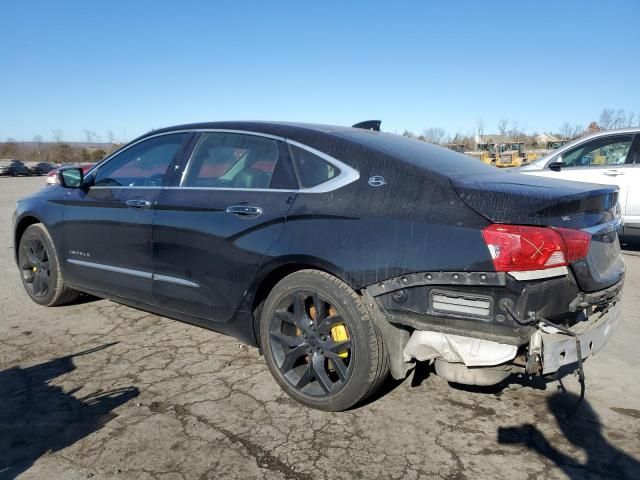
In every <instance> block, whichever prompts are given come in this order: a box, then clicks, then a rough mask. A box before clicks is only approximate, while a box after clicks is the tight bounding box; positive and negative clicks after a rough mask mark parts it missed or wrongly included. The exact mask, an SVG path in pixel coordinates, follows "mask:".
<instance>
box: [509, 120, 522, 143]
mask: <svg viewBox="0 0 640 480" xmlns="http://www.w3.org/2000/svg"><path fill="white" fill-rule="evenodd" d="M525 129H526V125H525V124H522V125H520V122H518V121H517V120H513V121H512V122H511V129H510V130H509V131H508V132H507V134H508V135H509V137H510V138H511V140H513V141H514V142H523V141H524V140H525V137H526V136H527V135H526V134H525V133H524V131H525Z"/></svg>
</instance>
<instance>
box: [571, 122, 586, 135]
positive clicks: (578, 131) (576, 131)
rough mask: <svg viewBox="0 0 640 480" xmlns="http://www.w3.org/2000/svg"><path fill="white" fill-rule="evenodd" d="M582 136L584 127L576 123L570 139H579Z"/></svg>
mask: <svg viewBox="0 0 640 480" xmlns="http://www.w3.org/2000/svg"><path fill="white" fill-rule="evenodd" d="M583 134H584V127H583V126H582V125H579V124H577V123H576V124H575V125H574V126H573V134H572V135H571V138H578V137H581V136H582V135H583Z"/></svg>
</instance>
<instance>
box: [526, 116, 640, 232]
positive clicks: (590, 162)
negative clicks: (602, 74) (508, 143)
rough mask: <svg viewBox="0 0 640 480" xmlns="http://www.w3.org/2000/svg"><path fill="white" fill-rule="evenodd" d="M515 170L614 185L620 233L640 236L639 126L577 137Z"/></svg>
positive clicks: (543, 175)
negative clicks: (621, 216) (617, 191)
mask: <svg viewBox="0 0 640 480" xmlns="http://www.w3.org/2000/svg"><path fill="white" fill-rule="evenodd" d="M517 170H518V172H520V173H525V174H528V175H538V176H541V177H554V178H562V179H565V180H574V181H576V182H588V183H603V184H607V185H617V186H618V187H620V196H619V201H620V208H621V210H622V215H623V218H624V232H623V234H624V235H630V236H631V235H633V236H640V128H637V127H636V128H625V129H621V130H610V131H606V132H598V133H594V134H591V135H588V136H586V137H582V138H579V139H577V140H574V141H573V142H571V143H568V144H566V145H564V146H562V147H560V148H558V149H557V150H554V151H553V152H551V153H550V154H548V155H547V156H545V157H542V158H541V159H539V160H537V161H535V162H533V163H531V164H529V165H525V166H523V167H521V168H518V169H517Z"/></svg>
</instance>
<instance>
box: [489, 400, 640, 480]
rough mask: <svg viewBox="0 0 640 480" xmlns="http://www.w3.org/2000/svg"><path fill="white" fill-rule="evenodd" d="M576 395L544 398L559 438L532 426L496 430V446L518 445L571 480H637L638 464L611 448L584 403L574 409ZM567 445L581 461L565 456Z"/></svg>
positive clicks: (639, 472) (587, 405) (600, 426)
mask: <svg viewBox="0 0 640 480" xmlns="http://www.w3.org/2000/svg"><path fill="white" fill-rule="evenodd" d="M578 398H579V397H578V396H577V395H575V394H572V393H568V392H557V393H555V394H553V395H551V396H550V397H548V398H547V407H548V409H549V411H550V412H551V413H552V414H553V415H554V417H555V418H556V421H557V423H558V426H559V427H560V430H561V432H562V435H555V436H551V437H547V436H545V434H544V433H543V432H541V431H540V430H539V429H538V428H537V427H536V426H535V425H531V424H524V425H521V426H519V427H507V428H502V427H500V428H499V429H498V443H502V444H519V445H523V446H525V447H527V448H528V449H530V450H532V451H534V452H536V453H538V454H539V455H542V456H544V457H546V458H548V459H549V460H550V461H551V462H553V464H554V465H555V466H556V467H558V468H560V469H561V470H562V471H563V472H564V473H565V475H567V477H568V478H570V479H572V480H577V479H586V478H594V477H595V476H597V477H601V478H607V479H629V480H631V479H638V478H640V462H638V461H637V460H636V459H634V458H633V457H631V456H630V455H628V454H626V453H625V452H623V451H622V450H619V449H618V448H616V447H615V446H613V445H611V443H609V441H608V440H607V439H606V438H605V437H604V435H603V434H602V423H601V422H600V418H599V417H598V415H597V414H596V413H595V412H594V410H593V408H592V407H591V405H590V404H589V402H587V401H586V400H585V401H583V402H582V404H580V406H579V407H578V409H577V410H576V405H577V403H578ZM567 446H573V447H577V448H579V449H581V450H583V451H584V454H585V455H586V460H585V461H584V462H582V461H580V460H578V459H575V458H573V457H572V456H571V455H569V454H567V453H565V452H566V451H567V448H566V447H567Z"/></svg>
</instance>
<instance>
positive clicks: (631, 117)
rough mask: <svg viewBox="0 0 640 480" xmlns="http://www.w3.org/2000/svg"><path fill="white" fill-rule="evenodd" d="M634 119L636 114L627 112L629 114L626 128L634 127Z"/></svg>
mask: <svg viewBox="0 0 640 480" xmlns="http://www.w3.org/2000/svg"><path fill="white" fill-rule="evenodd" d="M635 118H636V114H635V113H633V112H629V114H628V115H627V122H626V123H627V125H626V126H627V127H634V126H635V125H634V122H635Z"/></svg>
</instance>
